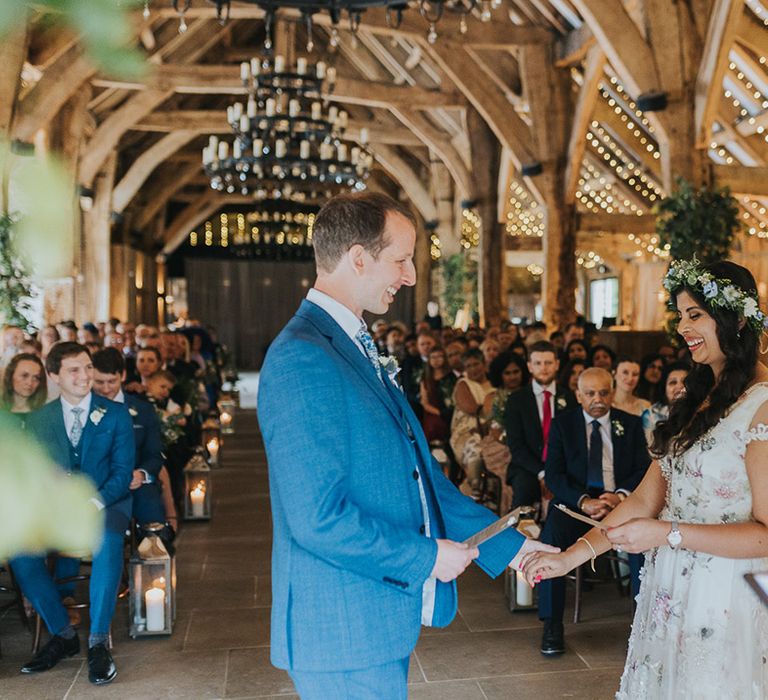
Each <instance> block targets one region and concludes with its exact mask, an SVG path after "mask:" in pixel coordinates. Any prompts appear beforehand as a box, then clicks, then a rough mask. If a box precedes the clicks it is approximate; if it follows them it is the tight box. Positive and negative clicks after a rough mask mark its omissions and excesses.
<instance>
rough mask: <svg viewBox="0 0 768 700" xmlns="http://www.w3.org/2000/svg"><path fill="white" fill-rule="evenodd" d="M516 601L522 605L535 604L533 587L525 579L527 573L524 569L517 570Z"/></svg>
mask: <svg viewBox="0 0 768 700" xmlns="http://www.w3.org/2000/svg"><path fill="white" fill-rule="evenodd" d="M516 577H517V580H516V586H515V603H516V604H517V605H520V606H525V607H530V606H531V605H533V588H531V587H530V586H529V585H528V581H526V580H525V574H524V573H523V572H522V571H517V572H516Z"/></svg>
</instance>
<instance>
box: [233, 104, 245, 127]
mask: <svg viewBox="0 0 768 700" xmlns="http://www.w3.org/2000/svg"><path fill="white" fill-rule="evenodd" d="M232 111H233V112H234V114H235V121H238V122H239V121H240V117H242V116H243V103H242V102H235V104H234V105H233V106H232Z"/></svg>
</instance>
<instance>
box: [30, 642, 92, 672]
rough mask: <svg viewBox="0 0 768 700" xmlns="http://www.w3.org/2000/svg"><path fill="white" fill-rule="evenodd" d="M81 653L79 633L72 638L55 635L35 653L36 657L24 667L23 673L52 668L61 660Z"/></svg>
mask: <svg viewBox="0 0 768 700" xmlns="http://www.w3.org/2000/svg"><path fill="white" fill-rule="evenodd" d="M79 653H80V640H79V639H78V638H77V635H75V636H74V637H72V639H64V637H59V636H58V635H54V636H53V637H51V639H50V640H49V641H48V643H47V644H46V645H45V646H44V647H43V648H42V649H40V651H38V652H37V654H35V658H34V659H32V660H31V661H27V663H25V664H24V665H23V666H22V667H21V672H22V673H40V672H41V671H48V670H50V669H52V668H53V667H54V666H55V665H56V664H57V663H59V661H61V660H62V659H66V658H68V657H70V656H74V655H75V654H79Z"/></svg>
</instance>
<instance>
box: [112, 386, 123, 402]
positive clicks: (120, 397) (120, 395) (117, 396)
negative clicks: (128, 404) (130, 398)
mask: <svg viewBox="0 0 768 700" xmlns="http://www.w3.org/2000/svg"><path fill="white" fill-rule="evenodd" d="M112 400H113V401H114V402H115V403H125V394H124V393H123V390H122V389H120V391H118V392H117V393H116V394H115V398H114V399H112Z"/></svg>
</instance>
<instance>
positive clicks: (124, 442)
mask: <svg viewBox="0 0 768 700" xmlns="http://www.w3.org/2000/svg"><path fill="white" fill-rule="evenodd" d="M46 370H47V371H48V374H49V375H50V376H51V377H52V378H53V380H54V381H55V382H56V383H57V384H58V385H59V387H60V388H61V399H60V400H56V401H53V402H51V403H49V404H46V405H45V406H43V407H42V408H41V409H39V410H38V411H36V412H35V413H33V414H32V415H31V417H30V420H29V423H28V429H29V430H30V431H31V432H32V433H33V434H34V435H35V436H36V437H37V439H38V440H39V441H40V443H41V444H42V445H44V446H45V447H47V448H48V450H49V452H50V453H51V457H52V459H53V461H54V462H55V463H56V464H58V465H59V466H60V467H61V468H62V469H64V470H65V471H67V472H69V473H72V472H79V473H80V474H82V475H84V476H85V477H87V478H89V479H90V480H91V481H93V485H94V487H95V488H96V489H97V490H98V496H97V497H96V498H94V499H93V505H94V507H95V508H98V509H99V510H100V511H102V512H103V513H104V532H103V535H102V541H101V545H100V548H99V549H98V550H97V551H96V552H94V553H93V560H92V561H93V563H92V571H91V578H90V618H91V629H90V635H89V637H88V679H89V680H90V681H91V683H95V684H97V685H102V684H105V683H110V682H111V681H112V680H114V678H115V676H116V675H117V670H116V668H115V663H114V661H113V659H112V656H111V654H110V653H109V650H108V649H107V642H108V640H109V628H110V625H111V623H112V616H113V614H114V610H115V603H116V601H117V589H118V585H119V583H120V574H121V572H122V568H123V535H124V533H125V530H126V528H127V527H128V521H129V519H130V513H131V498H130V492H129V489H128V486H129V484H130V482H131V474H132V472H133V465H134V460H135V446H134V438H133V424H132V422H131V416H130V414H129V413H128V411H127V409H126V408H125V406H120V405H118V404H115V403H113V402H112V401H108V400H107V399H104V398H102V397H101V396H97V395H95V394H93V393H92V391H91V390H92V387H93V364H92V362H91V357H90V355H89V354H88V350H87V349H86V348H85V347H84V346H83V345H80V344H78V343H72V342H62V343H57V344H56V345H55V346H54V347H53V348H51V351H50V353H49V354H48V357H47V359H46ZM11 567H12V568H13V572H14V574H15V576H16V580H17V581H18V583H19V586H20V587H21V590H22V592H23V593H24V595H25V596H26V597H27V598H28V599H29V601H30V602H31V603H32V605H33V606H34V608H35V609H36V610H37V612H38V613H39V614H40V616H41V617H42V618H43V621H44V622H45V625H46V627H47V628H48V631H49V632H50V634H51V639H50V640H49V641H48V643H47V644H45V645H44V646H43V647H42V649H40V651H39V652H38V653H37V654H36V655H35V656H34V658H32V659H31V660H30V661H28V662H27V663H26V664H24V666H23V667H22V669H21V671H22V673H37V672H41V671H47V670H49V669H51V668H53V667H54V666H55V665H56V664H57V663H58V662H59V661H61V660H62V659H64V658H67V657H69V656H74V655H76V654H77V653H78V652H79V651H80V642H79V640H78V637H77V632H76V630H75V629H74V627H73V626H72V625H71V624H70V620H69V616H68V614H67V610H66V608H65V607H64V606H63V605H62V602H61V597H60V594H59V591H58V590H57V588H56V585H55V584H54V582H53V578H52V577H51V574H50V573H49V571H48V569H47V567H46V564H45V556H44V555H42V554H28V555H22V556H19V557H15V558H14V559H13V560H12V561H11Z"/></svg>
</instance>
